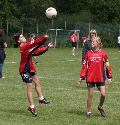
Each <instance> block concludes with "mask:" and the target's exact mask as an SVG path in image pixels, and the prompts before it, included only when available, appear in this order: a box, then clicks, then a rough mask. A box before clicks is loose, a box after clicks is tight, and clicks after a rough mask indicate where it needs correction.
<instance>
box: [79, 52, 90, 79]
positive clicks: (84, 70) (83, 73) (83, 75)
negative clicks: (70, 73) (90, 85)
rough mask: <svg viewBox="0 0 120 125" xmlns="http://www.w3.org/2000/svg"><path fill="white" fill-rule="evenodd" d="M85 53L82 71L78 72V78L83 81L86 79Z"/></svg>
mask: <svg viewBox="0 0 120 125" xmlns="http://www.w3.org/2000/svg"><path fill="white" fill-rule="evenodd" d="M87 55H88V54H87V53H86V56H85V59H84V62H83V63H82V70H81V72H80V78H82V79H85V77H86V72H87Z"/></svg>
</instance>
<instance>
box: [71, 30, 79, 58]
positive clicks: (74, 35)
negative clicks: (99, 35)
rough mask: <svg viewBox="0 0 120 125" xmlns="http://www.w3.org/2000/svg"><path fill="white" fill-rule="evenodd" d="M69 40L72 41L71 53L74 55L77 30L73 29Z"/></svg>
mask: <svg viewBox="0 0 120 125" xmlns="http://www.w3.org/2000/svg"><path fill="white" fill-rule="evenodd" d="M70 41H71V42H72V55H73V56H75V48H76V47H77V41H78V38H77V31H74V33H73V34H72V35H71V36H70Z"/></svg>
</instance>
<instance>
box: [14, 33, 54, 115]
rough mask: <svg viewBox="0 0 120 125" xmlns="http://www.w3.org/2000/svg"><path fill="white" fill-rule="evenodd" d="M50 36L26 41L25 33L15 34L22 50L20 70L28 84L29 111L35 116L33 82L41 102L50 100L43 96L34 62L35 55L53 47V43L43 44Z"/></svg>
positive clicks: (46, 102)
mask: <svg viewBox="0 0 120 125" xmlns="http://www.w3.org/2000/svg"><path fill="white" fill-rule="evenodd" d="M47 38H48V36H47V35H45V36H42V37H40V38H37V39H35V40H34V41H28V42H27V41H26V39H25V37H24V36H23V34H17V35H15V36H14V39H15V41H16V43H19V44H20V46H19V48H20V52H21V61H20V67H19V72H20V75H21V77H22V80H23V82H25V83H26V85H27V97H28V102H29V107H28V111H30V112H31V113H32V114H33V115H34V116H37V113H36V111H35V106H34V103H33V96H32V82H34V84H35V90H36V92H37V95H38V97H39V104H48V103H49V102H48V101H47V100H46V99H45V98H44V97H43V92H42V89H41V84H40V81H39V79H38V76H37V75H36V69H35V66H34V64H33V59H32V57H33V56H39V55H41V54H42V53H44V52H46V51H47V50H48V48H49V47H52V45H51V43H49V44H48V46H42V45H43V44H44V43H45V41H46V40H47Z"/></svg>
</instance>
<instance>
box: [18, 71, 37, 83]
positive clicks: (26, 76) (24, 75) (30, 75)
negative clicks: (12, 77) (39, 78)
mask: <svg viewBox="0 0 120 125" xmlns="http://www.w3.org/2000/svg"><path fill="white" fill-rule="evenodd" d="M20 75H21V78H22V80H23V82H25V83H32V81H33V76H34V75H35V72H32V73H28V72H26V73H25V72H22V73H20Z"/></svg>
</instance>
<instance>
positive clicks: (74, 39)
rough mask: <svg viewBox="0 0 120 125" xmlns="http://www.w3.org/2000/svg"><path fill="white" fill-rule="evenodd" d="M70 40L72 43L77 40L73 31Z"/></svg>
mask: <svg viewBox="0 0 120 125" xmlns="http://www.w3.org/2000/svg"><path fill="white" fill-rule="evenodd" d="M70 41H72V42H73V43H74V42H77V35H76V34H74V33H73V34H72V35H71V36H70Z"/></svg>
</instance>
